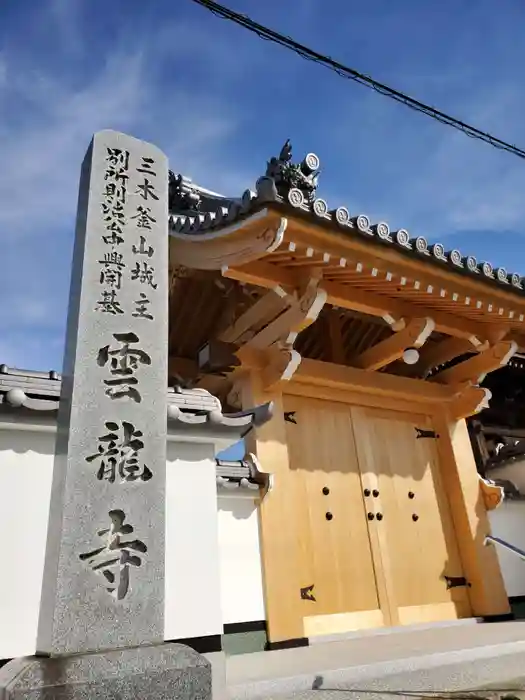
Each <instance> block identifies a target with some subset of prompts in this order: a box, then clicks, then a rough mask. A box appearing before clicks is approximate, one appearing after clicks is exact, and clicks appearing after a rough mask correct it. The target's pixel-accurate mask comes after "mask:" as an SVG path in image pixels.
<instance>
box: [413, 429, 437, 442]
mask: <svg viewBox="0 0 525 700" xmlns="http://www.w3.org/2000/svg"><path fill="white" fill-rule="evenodd" d="M438 437H439V435H438V434H437V433H435V432H434V431H433V430H423V428H416V440H419V439H420V438H438Z"/></svg>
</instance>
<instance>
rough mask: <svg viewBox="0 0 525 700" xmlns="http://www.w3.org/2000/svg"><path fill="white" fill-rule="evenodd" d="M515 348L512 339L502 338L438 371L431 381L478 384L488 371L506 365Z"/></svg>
mask: <svg viewBox="0 0 525 700" xmlns="http://www.w3.org/2000/svg"><path fill="white" fill-rule="evenodd" d="M517 349H518V344H517V343H516V342H514V341H513V340H503V341H501V342H500V343H497V344H496V345H493V346H492V347H489V348H488V349H486V350H484V351H483V352H480V353H479V354H478V355H476V356H475V357H470V358H469V359H468V360H464V361H463V362H460V363H459V364H457V365H454V367H449V369H445V370H443V372H439V374H436V375H435V377H432V381H436V382H439V383H440V384H471V385H476V384H479V383H481V382H482V381H483V379H484V378H485V376H486V375H487V374H488V373H489V372H492V371H493V370H495V369H498V368H499V367H502V366H504V365H506V364H507V362H508V361H509V360H510V358H511V357H512V356H513V355H514V354H515V353H516V351H517Z"/></svg>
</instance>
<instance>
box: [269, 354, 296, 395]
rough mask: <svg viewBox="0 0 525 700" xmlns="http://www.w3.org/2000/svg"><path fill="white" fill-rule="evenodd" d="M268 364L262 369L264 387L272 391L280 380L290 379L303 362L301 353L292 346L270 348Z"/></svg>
mask: <svg viewBox="0 0 525 700" xmlns="http://www.w3.org/2000/svg"><path fill="white" fill-rule="evenodd" d="M264 354H265V356H266V357H267V358H268V364H267V366H266V367H265V368H264V369H263V371H262V388H263V390H264V391H271V390H272V389H273V388H274V387H275V386H276V385H277V384H279V382H286V381H289V380H290V379H291V378H292V377H293V375H294V374H295V372H296V371H297V368H298V367H299V365H300V364H301V359H302V358H301V355H300V354H299V353H298V352H297V350H293V349H292V348H286V347H285V348H275V349H274V348H270V350H268V351H266V352H265V353H264Z"/></svg>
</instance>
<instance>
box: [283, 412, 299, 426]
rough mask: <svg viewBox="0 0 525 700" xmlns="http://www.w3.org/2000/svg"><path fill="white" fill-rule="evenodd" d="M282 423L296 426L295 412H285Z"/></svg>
mask: <svg viewBox="0 0 525 700" xmlns="http://www.w3.org/2000/svg"><path fill="white" fill-rule="evenodd" d="M284 422H285V423H293V424H294V425H297V421H296V420H295V411H285V412H284Z"/></svg>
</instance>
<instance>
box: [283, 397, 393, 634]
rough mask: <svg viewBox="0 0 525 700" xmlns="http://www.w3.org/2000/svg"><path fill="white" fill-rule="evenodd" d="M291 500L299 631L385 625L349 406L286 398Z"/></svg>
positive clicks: (331, 632) (386, 619)
mask: <svg viewBox="0 0 525 700" xmlns="http://www.w3.org/2000/svg"><path fill="white" fill-rule="evenodd" d="M284 410H285V417H286V419H287V422H286V427H287V442H288V450H289V455H290V466H291V476H290V481H289V483H290V487H289V488H290V494H289V497H290V499H295V502H294V511H295V512H296V513H298V514H299V515H298V516H297V517H299V518H300V523H299V528H298V531H299V533H300V541H299V542H298V547H299V548H300V557H299V562H300V564H299V567H300V577H299V578H300V581H301V593H300V592H299V591H298V592H297V594H298V595H300V596H301V609H302V617H303V621H304V622H303V624H304V634H305V636H314V635H319V634H334V633H338V632H345V631H349V630H353V629H361V628H366V627H381V626H382V625H388V624H390V621H389V618H388V615H385V612H384V610H382V609H381V606H380V602H379V597H378V591H377V586H376V579H375V571H374V564H373V560H372V550H371V545H370V539H369V533H368V523H367V517H366V513H365V506H364V500H363V488H362V484H361V475H360V472H359V466H358V461H357V454H356V445H355V439H354V431H353V426H352V416H351V408H350V406H348V405H346V404H333V403H330V402H328V401H320V400H316V399H310V398H299V397H295V396H284Z"/></svg>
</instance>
